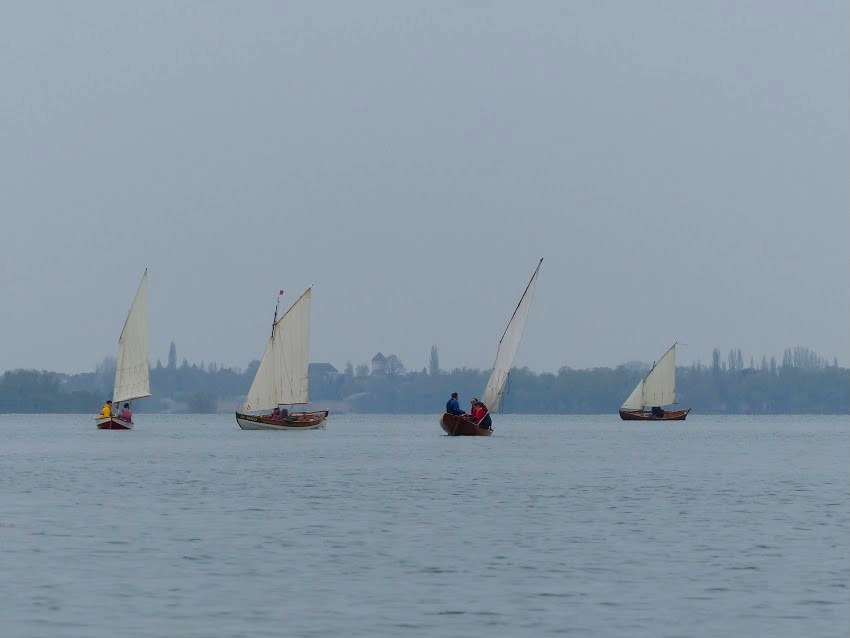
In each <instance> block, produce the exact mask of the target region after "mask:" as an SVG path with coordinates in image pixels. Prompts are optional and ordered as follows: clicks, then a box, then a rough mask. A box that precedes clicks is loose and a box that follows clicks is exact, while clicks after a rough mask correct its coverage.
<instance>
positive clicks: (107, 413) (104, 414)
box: [97, 399, 112, 419]
mask: <svg viewBox="0 0 850 638" xmlns="http://www.w3.org/2000/svg"><path fill="white" fill-rule="evenodd" d="M111 416H112V399H110V400H109V401H107V402H106V403H104V404H103V407H102V408H101V409H100V416H98V417H97V418H98V419H108V418H110V417H111Z"/></svg>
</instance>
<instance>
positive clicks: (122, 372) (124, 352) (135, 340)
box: [112, 269, 151, 402]
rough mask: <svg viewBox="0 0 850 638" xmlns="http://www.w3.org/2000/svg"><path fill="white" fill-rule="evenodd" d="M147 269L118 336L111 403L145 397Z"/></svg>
mask: <svg viewBox="0 0 850 638" xmlns="http://www.w3.org/2000/svg"><path fill="white" fill-rule="evenodd" d="M147 284H148V271H147V269H145V272H144V274H143V275H142V281H141V282H140V283H139V288H138V290H137V291H136V296H135V297H134V298H133V303H132V305H131V306H130V310H129V312H128V313H127V319H126V320H125V321H124V327H123V328H122V330H121V336H120V337H119V338H118V360H117V362H116V366H115V383H114V385H113V390H112V400H113V402H121V401H134V400H136V399H142V398H144V397H149V396H150V395H151V392H150V368H149V366H148V325H147V313H148V285H147Z"/></svg>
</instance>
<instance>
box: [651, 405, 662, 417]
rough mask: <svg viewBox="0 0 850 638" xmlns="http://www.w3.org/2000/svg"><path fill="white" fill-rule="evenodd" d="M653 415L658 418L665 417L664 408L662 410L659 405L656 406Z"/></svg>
mask: <svg viewBox="0 0 850 638" xmlns="http://www.w3.org/2000/svg"><path fill="white" fill-rule="evenodd" d="M652 416H654V417H655V418H656V419H663V418H664V410H662V409H661V408H660V407H658V406H655V407H653V408H652Z"/></svg>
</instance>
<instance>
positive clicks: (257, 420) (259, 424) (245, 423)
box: [236, 410, 328, 430]
mask: <svg viewBox="0 0 850 638" xmlns="http://www.w3.org/2000/svg"><path fill="white" fill-rule="evenodd" d="M327 417H328V410H319V411H316V412H290V413H289V414H287V415H286V416H285V417H283V418H282V419H273V418H271V415H270V414H240V413H239V412H237V413H236V422H237V423H238V424H239V427H240V428H242V429H243V430H315V429H317V428H321V427H324V420H325V419H326V418H327Z"/></svg>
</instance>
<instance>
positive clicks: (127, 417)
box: [118, 403, 133, 423]
mask: <svg viewBox="0 0 850 638" xmlns="http://www.w3.org/2000/svg"><path fill="white" fill-rule="evenodd" d="M118 418H119V419H121V420H122V421H124V422H126V423H132V421H133V413H132V412H131V411H130V404H129V403H125V404H124V409H123V410H121V414H119V415H118Z"/></svg>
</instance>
